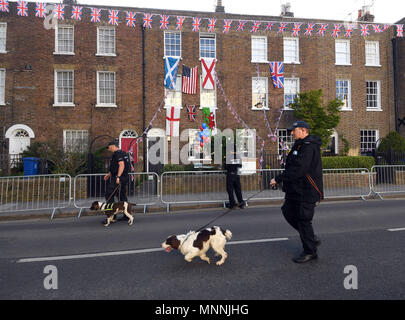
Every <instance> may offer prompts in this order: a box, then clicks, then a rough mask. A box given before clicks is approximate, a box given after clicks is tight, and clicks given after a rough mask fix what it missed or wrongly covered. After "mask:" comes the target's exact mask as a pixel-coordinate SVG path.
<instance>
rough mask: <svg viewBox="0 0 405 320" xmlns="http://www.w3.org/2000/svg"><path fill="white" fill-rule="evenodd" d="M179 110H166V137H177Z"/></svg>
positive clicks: (172, 108)
mask: <svg viewBox="0 0 405 320" xmlns="http://www.w3.org/2000/svg"><path fill="white" fill-rule="evenodd" d="M179 128H180V108H178V107H177V108H176V107H169V108H167V110H166V135H167V136H171V137H178V136H179Z"/></svg>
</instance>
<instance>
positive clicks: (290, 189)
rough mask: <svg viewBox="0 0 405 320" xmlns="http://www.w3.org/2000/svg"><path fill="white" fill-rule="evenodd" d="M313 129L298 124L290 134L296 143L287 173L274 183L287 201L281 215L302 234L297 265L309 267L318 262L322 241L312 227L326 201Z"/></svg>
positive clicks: (303, 123)
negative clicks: (317, 209)
mask: <svg viewBox="0 0 405 320" xmlns="http://www.w3.org/2000/svg"><path fill="white" fill-rule="evenodd" d="M309 129H310V127H309V125H308V124H307V123H306V122H305V121H296V122H294V123H293V125H292V127H291V128H289V129H288V130H290V131H291V135H292V136H293V138H294V140H295V143H294V146H293V147H292V149H291V151H290V153H289V154H288V156H287V160H286V166H285V171H284V172H283V173H282V174H280V175H278V176H276V177H275V179H272V180H271V182H270V184H271V186H272V187H274V186H275V185H276V184H277V183H282V188H283V191H284V192H285V201H284V204H283V206H282V207H281V211H282V212H283V215H284V217H285V219H286V220H287V222H288V223H289V224H290V225H291V226H292V227H293V228H294V229H296V230H297V231H298V232H299V235H300V237H301V242H302V246H303V248H304V250H303V252H302V253H301V254H300V255H299V256H298V257H295V258H293V261H294V262H296V263H305V262H308V261H311V260H314V259H317V258H318V255H317V247H318V246H319V245H320V240H319V239H318V238H317V237H316V236H315V234H314V230H313V227H312V219H313V217H314V209H315V206H316V202H319V201H320V200H321V199H323V182H322V162H321V155H320V147H321V144H322V142H321V139H320V138H319V137H317V136H313V135H309Z"/></svg>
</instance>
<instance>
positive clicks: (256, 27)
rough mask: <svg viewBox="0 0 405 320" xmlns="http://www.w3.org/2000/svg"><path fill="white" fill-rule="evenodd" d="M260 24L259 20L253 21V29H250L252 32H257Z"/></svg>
mask: <svg viewBox="0 0 405 320" xmlns="http://www.w3.org/2000/svg"><path fill="white" fill-rule="evenodd" d="M260 24H261V23H260V22H259V21H253V26H252V30H250V32H253V33H256V32H257V30H259V27H260Z"/></svg>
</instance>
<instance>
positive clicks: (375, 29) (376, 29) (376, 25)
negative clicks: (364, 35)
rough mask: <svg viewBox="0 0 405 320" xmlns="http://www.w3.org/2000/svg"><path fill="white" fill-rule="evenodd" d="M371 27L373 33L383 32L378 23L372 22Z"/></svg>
mask: <svg viewBox="0 0 405 320" xmlns="http://www.w3.org/2000/svg"><path fill="white" fill-rule="evenodd" d="M373 29H374V32H375V33H381V32H383V30H382V29H381V26H379V25H378V24H373Z"/></svg>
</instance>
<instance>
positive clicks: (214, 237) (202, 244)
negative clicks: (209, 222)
mask: <svg viewBox="0 0 405 320" xmlns="http://www.w3.org/2000/svg"><path fill="white" fill-rule="evenodd" d="M231 238H232V232H231V231H229V230H223V229H222V228H220V227H216V226H214V227H213V228H207V229H204V230H202V231H199V232H195V231H190V232H189V233H187V234H180V235H175V236H170V237H169V238H167V239H166V241H165V242H163V243H162V248H164V249H166V250H165V251H166V252H170V251H171V250H172V249H179V250H180V252H181V253H182V254H183V255H184V259H185V260H186V261H188V262H191V260H193V258H195V257H196V256H199V257H200V258H201V260H204V261H207V262H208V263H210V259H209V258H208V257H207V256H206V255H205V254H206V252H207V251H208V250H209V248H212V249H213V250H214V251H215V252H216V254H215V256H219V255H220V256H221V259H220V260H219V261H217V265H218V266H220V265H221V264H223V263H224V262H225V259H226V258H227V257H228V254H227V253H226V252H225V250H224V248H225V244H226V239H228V240H230V239H231Z"/></svg>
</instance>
